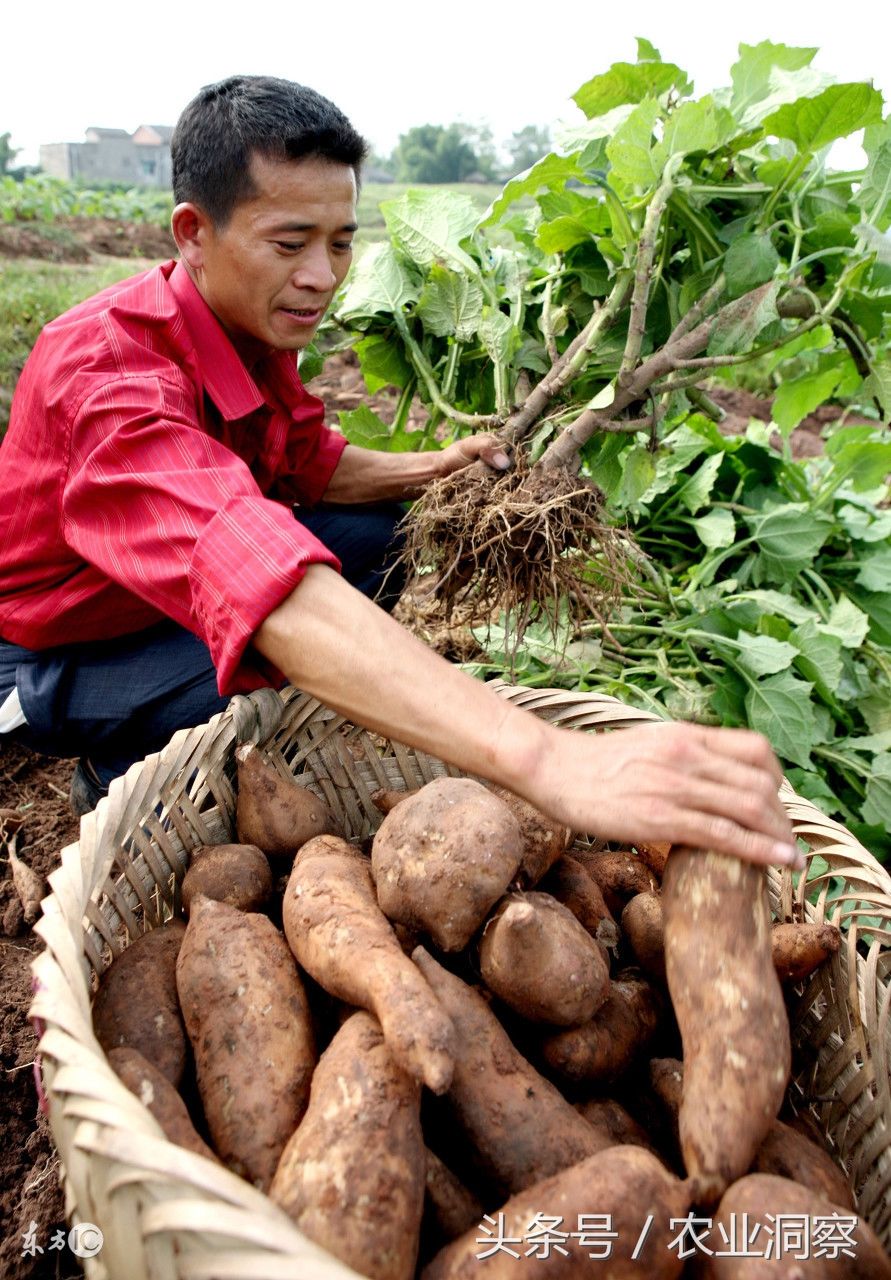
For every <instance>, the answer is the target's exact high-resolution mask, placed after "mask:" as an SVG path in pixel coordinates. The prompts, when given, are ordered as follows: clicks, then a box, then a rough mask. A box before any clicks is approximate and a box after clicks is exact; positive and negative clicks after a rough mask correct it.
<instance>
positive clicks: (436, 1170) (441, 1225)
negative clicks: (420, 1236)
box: [424, 1147, 485, 1244]
mask: <svg viewBox="0 0 891 1280" xmlns="http://www.w3.org/2000/svg"><path fill="white" fill-rule="evenodd" d="M425 1195H426V1204H425V1208H424V1216H425V1219H426V1223H427V1225H428V1227H429V1229H430V1231H431V1232H432V1233H433V1234H435V1236H436V1238H437V1239H438V1240H439V1241H440V1243H441V1244H445V1243H447V1242H448V1241H450V1240H454V1239H455V1238H456V1237H457V1236H460V1235H463V1234H464V1232H465V1231H470V1230H471V1228H472V1227H476V1226H478V1225H479V1224H480V1223H481V1222H482V1220H483V1214H484V1213H485V1209H484V1207H483V1205H482V1204H481V1203H480V1201H479V1200H478V1199H477V1198H476V1196H475V1195H474V1194H473V1192H471V1191H468V1190H467V1188H466V1187H465V1186H464V1184H463V1182H461V1180H460V1179H459V1178H457V1177H456V1176H455V1174H454V1173H452V1171H451V1169H450V1168H449V1167H448V1165H446V1164H444V1163H443V1161H442V1160H440V1158H439V1156H438V1155H437V1154H436V1152H435V1151H431V1150H430V1149H429V1147H428V1148H427V1174H426V1180H425Z"/></svg>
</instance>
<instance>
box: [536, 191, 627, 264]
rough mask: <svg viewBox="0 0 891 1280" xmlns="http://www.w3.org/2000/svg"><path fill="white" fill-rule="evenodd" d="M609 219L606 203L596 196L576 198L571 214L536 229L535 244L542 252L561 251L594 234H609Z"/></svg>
mask: <svg viewBox="0 0 891 1280" xmlns="http://www.w3.org/2000/svg"><path fill="white" fill-rule="evenodd" d="M611 230H612V218H611V217H610V211H609V208H608V207H607V205H606V203H605V202H603V201H601V200H598V199H590V198H589V199H587V200H585V201H584V203H583V202H582V201H578V202H577V204H576V209H575V211H574V212H572V213H567V214H561V215H559V216H558V217H556V218H553V219H551V220H550V221H548V222H543V223H542V224H541V226H540V227H539V228H538V231H537V233H536V236H535V243H536V244H537V245H538V247H539V248H540V249H542V250H544V252H545V253H565V252H566V250H567V249H571V248H572V247H573V246H574V245H577V244H585V243H586V242H588V241H590V240H591V239H592V238H593V237H595V236H602V235H609V233H610V232H611Z"/></svg>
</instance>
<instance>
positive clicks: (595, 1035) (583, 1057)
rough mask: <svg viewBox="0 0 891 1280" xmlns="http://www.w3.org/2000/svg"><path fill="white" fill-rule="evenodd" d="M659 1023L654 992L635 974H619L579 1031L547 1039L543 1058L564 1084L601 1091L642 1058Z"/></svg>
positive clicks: (658, 1004)
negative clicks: (601, 1001)
mask: <svg viewBox="0 0 891 1280" xmlns="http://www.w3.org/2000/svg"><path fill="white" fill-rule="evenodd" d="M661 1018H662V1000H661V998H660V996H659V993H658V992H657V990H656V988H655V987H654V986H653V985H652V984H651V983H649V982H647V981H646V979H644V978H641V977H637V976H635V975H634V974H633V973H624V974H619V975H618V976H617V977H616V978H615V980H614V981H613V982H611V983H610V989H609V994H608V995H607V998H606V1000H605V1001H604V1002H603V1004H602V1005H601V1006H600V1008H599V1009H598V1010H597V1012H596V1013H595V1014H594V1017H593V1018H592V1019H591V1020H590V1021H589V1022H586V1023H584V1025H583V1026H581V1027H570V1028H569V1029H568V1030H567V1031H558V1032H556V1033H555V1034H554V1035H550V1036H545V1037H544V1039H543V1040H542V1042H541V1054H542V1057H543V1059H544V1061H545V1062H546V1063H547V1064H548V1066H549V1067H550V1068H551V1070H552V1071H554V1072H556V1073H557V1074H558V1075H559V1076H560V1077H561V1078H562V1079H564V1080H567V1081H570V1082H572V1083H573V1084H586V1085H593V1086H595V1087H597V1088H604V1087H606V1086H608V1085H611V1084H612V1083H613V1082H614V1081H615V1080H618V1079H619V1077H620V1076H621V1075H622V1074H623V1073H624V1072H625V1071H627V1070H628V1068H629V1067H630V1066H631V1065H632V1064H633V1063H634V1061H635V1060H636V1059H637V1058H639V1057H640V1055H641V1054H642V1053H643V1052H644V1050H645V1049H646V1048H647V1046H648V1045H649V1043H650V1041H651V1040H652V1038H653V1036H654V1035H655V1034H656V1031H657V1030H658V1027H659V1023H660V1021H661Z"/></svg>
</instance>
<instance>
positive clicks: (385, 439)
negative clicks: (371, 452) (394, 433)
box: [338, 404, 390, 449]
mask: <svg viewBox="0 0 891 1280" xmlns="http://www.w3.org/2000/svg"><path fill="white" fill-rule="evenodd" d="M338 423H339V426H340V430H341V432H342V434H343V435H345V436H346V438H347V440H349V442H350V444H357V445H360V446H361V448H363V449H386V448H387V447H388V445H389V443H390V428H389V427H388V426H387V424H386V422H384V421H383V419H381V418H379V417H378V415H377V414H376V413H375V412H374V410H373V409H371V408H369V406H368V405H367V404H360V405H359V407H358V408H357V409H346V410H341V412H340V413H339V414H338Z"/></svg>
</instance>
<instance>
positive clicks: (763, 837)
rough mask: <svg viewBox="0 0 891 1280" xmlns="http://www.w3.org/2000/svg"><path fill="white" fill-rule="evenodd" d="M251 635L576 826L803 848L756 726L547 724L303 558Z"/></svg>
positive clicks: (345, 709)
mask: <svg viewBox="0 0 891 1280" xmlns="http://www.w3.org/2000/svg"><path fill="white" fill-rule="evenodd" d="M254 644H255V646H256V648H257V649H258V650H259V652H260V653H262V654H263V655H264V657H266V658H268V659H269V660H270V661H271V662H273V663H275V665H276V666H277V667H278V669H279V670H280V671H282V672H284V674H285V675H286V676H287V677H288V679H289V680H290V681H291V682H292V683H293V684H295V685H297V686H298V687H299V688H301V689H303V690H305V691H306V692H307V693H311V694H313V695H314V696H315V697H317V698H319V699H320V700H321V701H322V702H324V703H326V704H327V705H328V706H330V707H333V708H334V709H335V710H337V711H340V712H342V713H343V714H344V715H347V716H349V717H350V719H352V720H355V721H356V722H357V723H359V724H362V725H364V726H366V727H367V728H368V729H371V730H372V731H375V732H378V733H381V734H384V735H385V736H387V737H392V738H395V739H396V740H397V741H400V742H404V743H406V744H407V745H409V746H413V747H418V748H421V749H422V750H425V751H429V752H430V753H431V754H432V755H435V756H438V757H440V758H441V759H444V760H447V761H449V762H450V763H452V764H454V765H456V766H457V767H459V768H461V769H463V770H465V771H466V772H468V773H473V774H478V775H480V776H482V777H485V778H488V779H490V780H491V781H493V782H497V783H500V784H501V785H503V786H506V787H509V788H510V789H511V790H513V791H516V792H518V793H519V794H520V795H523V796H525V797H526V798H527V799H528V800H530V801H531V802H532V803H533V804H536V805H538V806H539V807H540V808H541V809H542V810H544V811H545V812H547V813H549V814H550V815H551V816H552V817H554V818H557V819H559V820H560V821H562V822H565V823H566V824H567V825H568V826H570V827H572V828H573V829H574V830H576V831H586V832H590V833H592V834H597V835H600V836H602V837H604V838H605V839H608V840H623V841H629V842H632V841H634V840H670V841H672V842H674V843H684V844H690V845H694V846H696V847H703V848H709V849H715V850H718V851H721V852H726V853H732V854H735V855H737V856H738V857H740V858H743V859H746V860H747V861H751V862H758V863H769V862H776V863H789V862H797V861H799V859H798V855H797V853H796V851H795V847H794V844H793V841H792V831H791V827H790V825H789V822H788V819H787V818H786V815H785V811H784V809H783V807H782V805H781V804H780V802H779V800H778V798H777V789H778V787H779V784H780V781H781V777H782V775H781V771H780V767H779V764H778V762H777V760H776V758H775V757H774V755H773V752H772V751H771V750H770V747H769V746H768V744H767V742H766V741H765V739H763V738H762V737H761V736H760V735H758V734H754V733H750V732H748V731H747V730H740V729H711V728H704V727H701V726H697V725H685V724H665V725H655V726H642V727H640V728H635V729H623V730H621V731H619V732H615V733H610V734H587V733H575V732H572V731H569V730H564V729H555V728H554V727H553V726H551V725H548V724H546V723H545V722H544V721H542V720H539V719H537V718H536V717H535V716H533V715H532V714H530V713H529V712H526V711H523V710H521V709H520V708H518V707H514V706H511V705H510V703H508V702H505V701H504V700H503V699H502V698H499V697H498V695H497V694H496V693H494V692H493V691H492V690H491V689H487V688H486V686H485V685H484V684H482V683H480V682H479V681H477V680H474V679H472V678H471V677H470V676H468V675H465V674H464V673H463V672H462V671H459V670H458V668H456V667H454V666H452V665H451V664H450V663H448V662H446V661H445V660H444V659H443V658H441V657H439V656H438V655H437V654H435V653H434V652H433V651H432V650H430V649H428V648H427V647H426V646H425V645H423V644H422V643H421V642H420V641H419V640H416V639H415V637H413V636H412V635H410V634H409V632H408V631H406V630H405V628H404V627H402V626H400V625H399V624H398V623H397V622H395V621H394V620H393V619H392V618H391V617H390V616H389V615H388V614H386V613H384V611H383V610H381V609H379V608H378V607H377V605H375V604H373V603H372V602H371V601H370V600H368V599H366V597H365V596H363V595H362V594H361V593H360V592H358V591H356V590H355V588H353V587H351V586H350V585H349V583H347V582H345V581H344V580H343V579H342V578H341V577H340V576H339V574H337V573H336V572H335V571H334V570H333V569H330V568H328V567H327V566H325V565H312V566H311V567H310V568H309V569H308V570H307V572H306V575H305V577H304V578H303V581H302V582H301V583H300V585H299V586H298V587H297V588H296V589H295V590H294V591H293V592H292V593H291V595H290V596H289V597H288V598H287V600H285V601H284V603H283V604H281V605H280V606H279V607H278V608H277V609H275V610H274V611H273V612H272V613H271V614H270V615H269V617H268V618H267V619H266V621H265V622H264V623H263V625H262V626H261V627H260V628H259V630H258V631H257V633H256V635H255V637H254Z"/></svg>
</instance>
